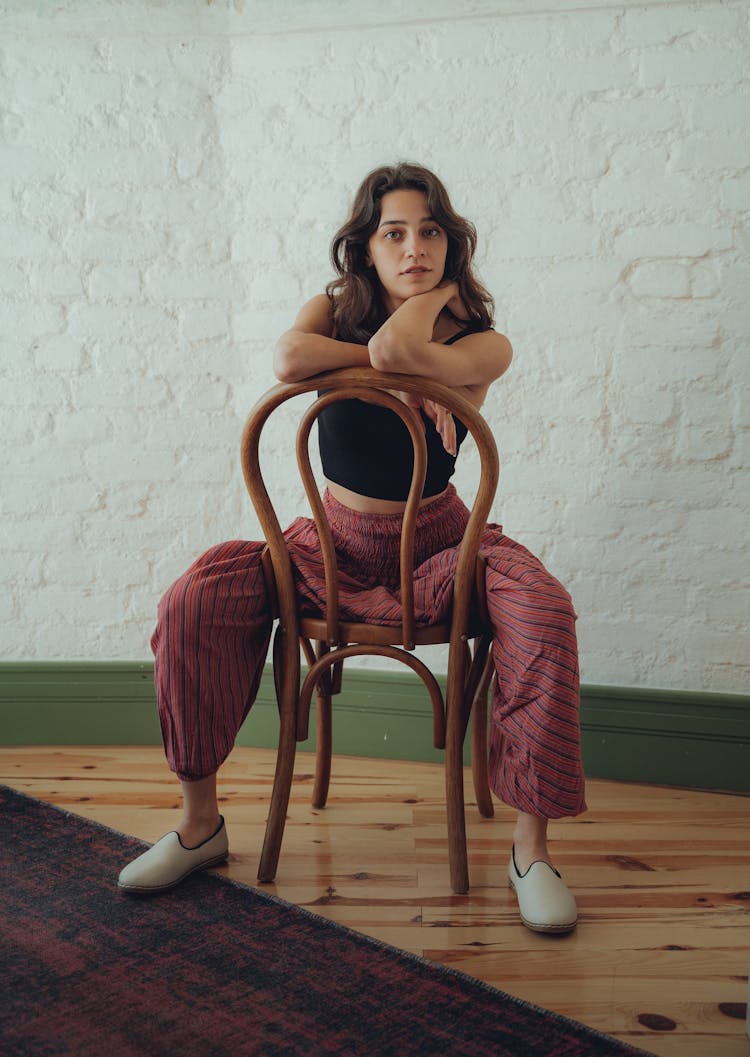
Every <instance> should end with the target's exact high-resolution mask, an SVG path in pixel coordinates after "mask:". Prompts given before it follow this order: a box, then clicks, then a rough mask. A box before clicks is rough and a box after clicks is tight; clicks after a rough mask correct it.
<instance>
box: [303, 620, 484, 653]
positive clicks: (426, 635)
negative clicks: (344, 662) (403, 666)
mask: <svg viewBox="0 0 750 1057" xmlns="http://www.w3.org/2000/svg"><path fill="white" fill-rule="evenodd" d="M338 627H339V629H340V631H341V643H340V644H341V645H343V644H345V643H354V642H357V643H367V644H368V645H370V644H371V645H374V646H402V645H403V643H404V632H403V628H402V627H401V625H400V624H398V625H396V626H394V627H385V626H382V625H377V626H376V625H373V624H357V623H354V622H348V621H345V620H340V621H339V624H338ZM484 630H485V627H484V626H483V625H482V624H480V623H479V622H476V627H472V625H471V624H470V625H469V629H468V634H467V638H476V637H478V636H479V635H481V634H482V633H483V631H484ZM300 631H301V633H302V634H303V635H304V636H305V638H308V639H314V640H316V641H320V642H325V641H326V639H327V637H328V632H327V630H326V622H325V620H323V619H321V618H320V617H305V616H302V617H300ZM450 640H451V626H450V624H447V623H446V624H428V625H427V626H426V627H421V628H420V627H418V628H417V629H416V634H415V638H414V641H415V645H417V646H438V645H446V644H447V643H449V642H450Z"/></svg>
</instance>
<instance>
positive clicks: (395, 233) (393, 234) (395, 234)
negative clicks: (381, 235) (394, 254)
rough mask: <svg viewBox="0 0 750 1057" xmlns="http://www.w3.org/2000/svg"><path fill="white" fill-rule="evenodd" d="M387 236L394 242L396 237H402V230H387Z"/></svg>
mask: <svg viewBox="0 0 750 1057" xmlns="http://www.w3.org/2000/svg"><path fill="white" fill-rule="evenodd" d="M385 237H386V238H387V239H389V240H390V241H391V242H394V241H395V240H396V239H398V238H401V232H400V231H386V233H385Z"/></svg>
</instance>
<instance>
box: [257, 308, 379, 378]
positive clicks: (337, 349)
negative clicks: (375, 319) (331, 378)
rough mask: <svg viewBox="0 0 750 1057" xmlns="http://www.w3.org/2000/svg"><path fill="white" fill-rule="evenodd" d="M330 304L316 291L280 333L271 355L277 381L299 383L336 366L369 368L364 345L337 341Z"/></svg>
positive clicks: (368, 356)
mask: <svg viewBox="0 0 750 1057" xmlns="http://www.w3.org/2000/svg"><path fill="white" fill-rule="evenodd" d="M332 334H333V320H332V318H331V304H330V301H329V300H328V296H327V295H326V294H318V296H317V297H313V298H312V300H310V301H308V302H307V304H305V305H303V306H302V308H301V309H300V311H299V313H298V315H297V318H296V319H295V321H294V325H293V326H292V328H291V329H290V330H287V331H286V332H285V333H284V334H282V335H281V337H280V338H279V340H278V341H277V342H276V348H275V349H274V354H273V370H274V374H275V375H276V377H277V378H278V379H279V381H280V382H300V381H302V380H303V379H304V378H311V377H312V376H313V375H314V374H320V372H321V371H333V370H335V369H336V368H337V367H369V366H370V354H369V352H368V350H367V346H366V345H355V344H354V343H352V342H350V341H337V340H336V339H335V338H334V337H332Z"/></svg>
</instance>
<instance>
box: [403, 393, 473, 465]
mask: <svg viewBox="0 0 750 1057" xmlns="http://www.w3.org/2000/svg"><path fill="white" fill-rule="evenodd" d="M389 392H390V393H391V394H392V395H393V396H396V397H398V399H399V400H401V401H403V403H405V404H406V406H407V407H410V408H411V409H412V410H413V411H423V412H424V414H425V416H426V417H427V418H429V419H430V421H431V422H433V423H434V425H435V429H436V430H437V431H438V433H439V434H440V439H441V440H442V442H443V447H444V448H445V450H446V451H447V452H448V453H449V454H450V455H453V456H455V454H456V423H455V421H454V419H453V415H452V414H451V413H450V411H448V410H447V408H444V407H443V406H442V405H441V404H436V403H435V401H434V400H426V399H424V397H421V396H419V394H418V393H404V392H397V391H396V390H394V389H391V390H389Z"/></svg>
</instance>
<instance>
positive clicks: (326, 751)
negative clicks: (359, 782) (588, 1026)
mask: <svg viewBox="0 0 750 1057" xmlns="http://www.w3.org/2000/svg"><path fill="white" fill-rule="evenodd" d="M315 653H316V656H317V657H318V659H320V658H321V657H323V656H325V654H326V653H328V647H327V646H326V644H325V643H324V642H318V643H316V648H315ZM331 682H332V674H331V673H330V672H324V673H323V675H322V676H321V678H320V680H319V682H318V685H317V688H316V690H315V730H316V741H317V750H316V753H315V782H314V785H313V795H312V805H313V807H315V808H323V807H325V806H326V801H327V800H328V787H329V784H330V781H331V755H332V752H333V714H332V708H331V691H332V685H331Z"/></svg>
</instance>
